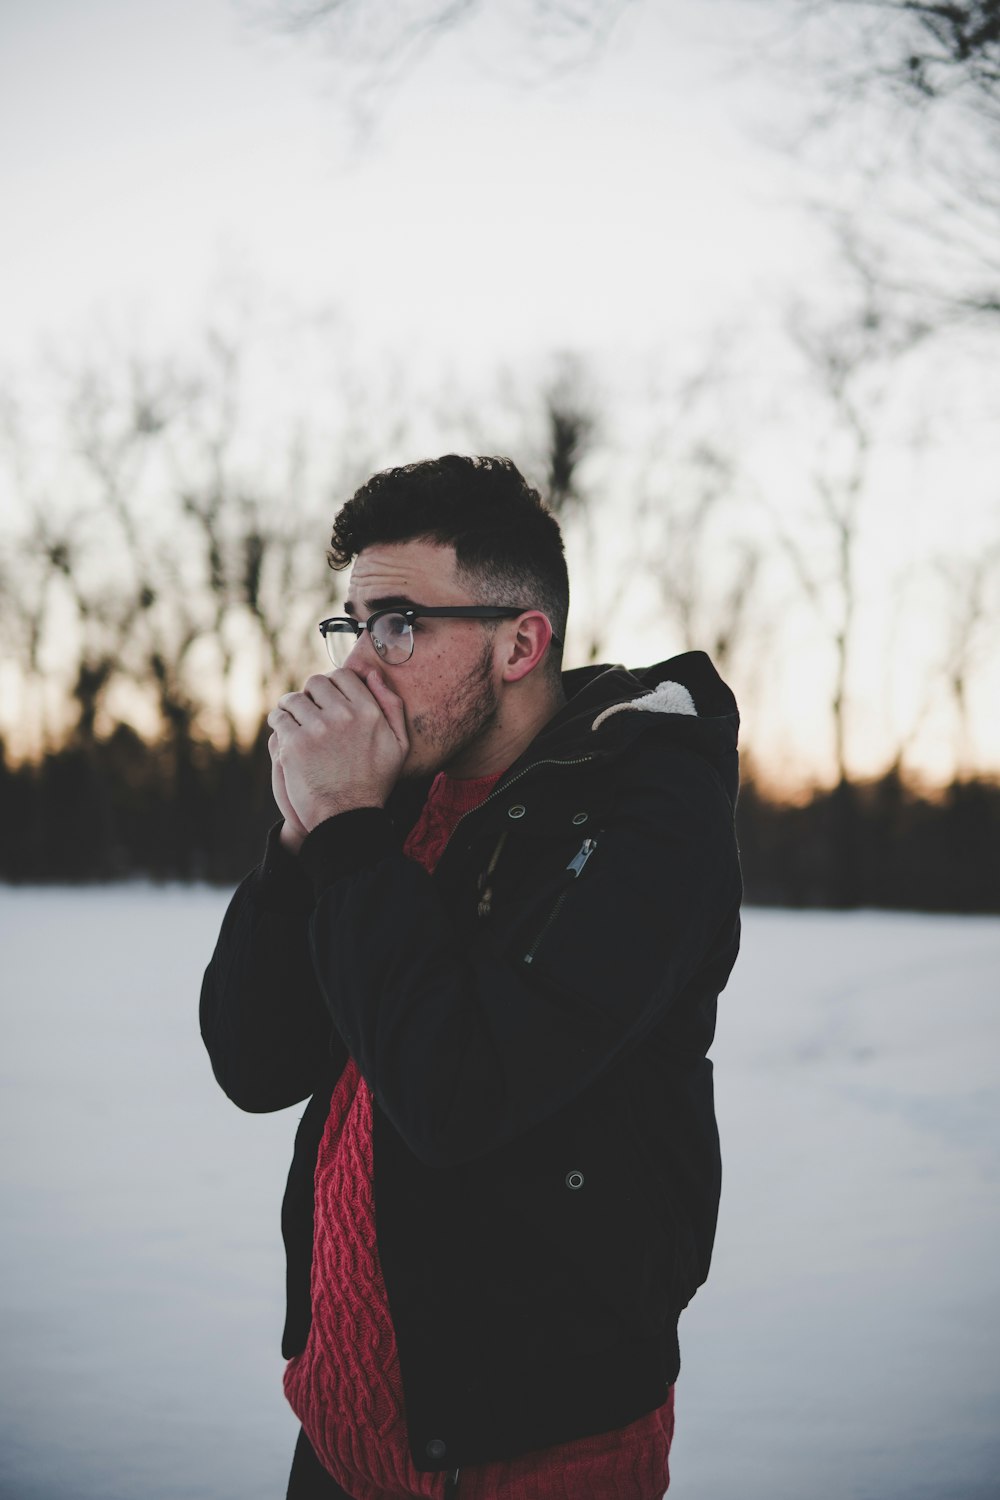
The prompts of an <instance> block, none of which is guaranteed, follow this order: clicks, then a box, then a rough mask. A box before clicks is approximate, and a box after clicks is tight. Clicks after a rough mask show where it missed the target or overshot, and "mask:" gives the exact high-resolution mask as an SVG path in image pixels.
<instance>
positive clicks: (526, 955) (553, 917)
mask: <svg viewBox="0 0 1000 1500" xmlns="http://www.w3.org/2000/svg"><path fill="white" fill-rule="evenodd" d="M599 838H600V831H599V832H598V833H596V834H594V836H593V837H592V838H585V839H584V840H583V842H582V843H581V845H580V847H579V849H578V850H577V851H576V853H575V854H574V855H573V858H572V859H571V860H570V862H569V864H568V865H567V866H566V869H565V870H564V872H563V877H562V881H561V883H560V887H559V890H558V892H557V894H556V897H555V900H554V901H553V902H552V903H551V905H550V906H549V909H548V911H547V912H546V914H545V917H544V919H543V920H542V922H541V923H540V924H538V925H537V927H536V929H535V933H534V936H533V937H532V938H531V939H530V941H529V942H528V943H527V945H526V946H525V948H524V952H523V954H522V958H521V961H522V963H525V964H531V963H534V961H535V956H536V954H537V953H538V950H539V948H540V947H541V945H542V943H543V942H544V941H545V939H546V938H547V937H548V935H549V933H550V931H551V930H552V928H553V927H554V926H555V924H556V922H557V920H558V918H559V913H560V912H561V911H562V909H563V907H564V905H565V904H566V901H567V899H568V897H569V895H570V892H571V891H572V889H573V887H574V885H575V884H576V882H577V881H578V880H579V878H580V876H581V875H582V874H583V872H584V870H585V869H586V867H587V865H588V864H589V862H590V860H591V858H592V856H593V854H594V851H595V849H596V848H597V842H598V839H599Z"/></svg>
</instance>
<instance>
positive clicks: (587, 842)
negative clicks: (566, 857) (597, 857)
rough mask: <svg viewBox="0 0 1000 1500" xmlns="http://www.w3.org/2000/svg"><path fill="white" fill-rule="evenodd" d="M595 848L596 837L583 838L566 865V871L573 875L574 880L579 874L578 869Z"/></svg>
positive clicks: (581, 867) (580, 868)
mask: <svg viewBox="0 0 1000 1500" xmlns="http://www.w3.org/2000/svg"><path fill="white" fill-rule="evenodd" d="M596 848H597V840H596V839H584V841H583V843H582V844H581V845H580V847H579V849H578V850H577V851H576V853H575V854H574V855H573V858H572V859H571V860H570V862H569V864H568V865H567V866H566V869H567V871H568V873H569V874H571V875H572V876H573V878H574V880H575V879H576V878H577V876H578V875H579V874H580V871H581V870H582V869H583V867H584V865H585V864H586V863H587V860H588V859H589V858H590V856H591V855H592V854H593V852H594V850H595V849H596Z"/></svg>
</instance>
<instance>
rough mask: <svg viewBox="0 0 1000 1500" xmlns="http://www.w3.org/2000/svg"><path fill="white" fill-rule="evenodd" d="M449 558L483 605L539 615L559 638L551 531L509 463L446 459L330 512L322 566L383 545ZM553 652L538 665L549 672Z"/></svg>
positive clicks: (380, 480)
mask: <svg viewBox="0 0 1000 1500" xmlns="http://www.w3.org/2000/svg"><path fill="white" fill-rule="evenodd" d="M414 541H429V542H437V543H438V544H440V545H442V546H452V547H454V549H455V560H456V563H457V566H458V571H459V573H460V574H461V575H462V576H463V578H464V580H465V581H466V582H467V583H468V585H469V588H470V590H471V592H472V593H473V594H474V595H475V596H476V597H477V598H479V599H480V600H481V601H482V602H483V603H484V604H523V605H524V606H525V607H529V606H530V607H532V608H535V609H541V610H544V612H545V614H546V615H548V617H549V621H550V623H551V625H552V629H553V632H554V633H555V635H556V636H558V637H559V639H560V640H564V639H565V636H566V615H567V612H568V610H569V577H568V575H567V572H566V558H565V555H564V552H563V541H562V533H561V532H560V530H559V522H558V521H557V520H556V518H555V516H554V515H552V513H551V512H550V511H548V510H547V509H546V508H545V506H544V504H543V503H542V498H541V496H540V495H539V493H538V491H537V490H535V489H532V488H531V486H530V485H529V484H528V482H527V481H526V479H525V478H524V476H523V474H521V472H520V470H519V469H518V468H517V466H516V465H515V464H514V463H512V462H511V460H510V459H509V458H484V457H469V456H466V455H463V454H458V453H448V454H446V455H445V456H444V457H443V458H428V459H424V460H422V461H421V462H420V463H413V464H403V465H402V466H400V467H399V468H395V469H383V470H381V472H380V473H378V474H373V475H372V477H371V479H369V480H368V481H367V482H366V483H365V484H363V485H362V486H361V488H360V489H359V490H357V491H356V492H355V494H353V495H352V496H351V498H350V500H348V501H347V502H346V504H345V505H343V506H342V507H341V509H340V511H338V513H337V516H336V519H335V520H334V523H333V535H332V537H331V539H330V550H329V552H328V553H327V561H328V562H329V564H330V567H331V568H334V569H341V568H346V567H348V566H349V565H350V563H351V562H352V560H353V559H354V558H355V557H357V555H358V553H359V552H363V551H364V549H365V548H366V547H372V546H376V545H379V544H381V543H385V542H414ZM561 655H562V652H561V648H560V647H559V646H557V645H556V644H555V643H553V646H552V648H551V649H550V651H549V652H548V653H547V656H546V662H547V664H549V665H550V667H551V668H552V669H553V670H555V671H558V669H559V663H560V658H561Z"/></svg>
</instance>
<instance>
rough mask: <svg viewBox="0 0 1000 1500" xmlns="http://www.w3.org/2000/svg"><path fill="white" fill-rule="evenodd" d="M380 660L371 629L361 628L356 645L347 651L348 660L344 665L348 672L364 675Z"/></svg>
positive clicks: (358, 675)
mask: <svg viewBox="0 0 1000 1500" xmlns="http://www.w3.org/2000/svg"><path fill="white" fill-rule="evenodd" d="M379 660H380V657H379V654H378V652H377V651H376V650H375V642H374V641H373V640H372V637H371V631H370V630H360V631H359V632H358V635H357V639H356V640H355V642H354V645H353V646H352V647H351V649H350V651H349V652H348V653H347V660H346V661H345V662H344V667H345V669H346V670H347V671H348V672H353V673H354V674H355V676H357V677H364V675H365V673H366V672H370V671H371V669H372V667H373V666H375V665H376V664H377V663H378V662H379Z"/></svg>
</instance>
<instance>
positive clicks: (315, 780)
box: [267, 668, 410, 848]
mask: <svg viewBox="0 0 1000 1500" xmlns="http://www.w3.org/2000/svg"><path fill="white" fill-rule="evenodd" d="M267 722H268V723H269V724H270V726H271V728H272V730H273V731H274V733H273V735H272V737H271V742H270V748H271V763H272V785H273V787H274V796H275V801H276V802H277V803H278V806H279V808H280V809H281V812H282V814H283V816H284V818H285V828H284V830H283V832H282V842H283V843H284V844H285V845H286V847H289V848H297V847H298V844H300V843H301V841H302V839H303V838H304V837H305V835H306V834H307V833H309V832H311V831H312V829H314V828H315V827H316V826H317V824H319V823H322V822H323V821H324V820H325V819H326V818H331V817H333V816H334V814H335V813H340V812H346V811H347V810H348V809H349V808H352V807H384V806H385V803H386V801H387V799H388V796H389V793H390V792H391V791H392V789H393V787H394V786H395V785H396V782H397V781H398V779H399V773H400V771H401V770H402V767H403V762H404V760H405V759H406V756H407V753H408V751H409V748H410V742H409V738H408V736H407V733H406V719H405V715H404V711H403V703H402V700H401V699H400V698H399V697H398V696H397V695H396V694H395V693H394V692H393V691H392V689H391V688H390V687H389V686H388V685H387V683H386V682H385V680H384V679H383V677H382V674H381V673H380V672H379V671H377V670H376V669H374V668H373V669H372V670H371V671H370V672H369V673H368V674H367V675H366V677H365V678H364V680H363V681H362V679H361V678H360V677H359V676H358V675H357V673H355V672H350V671H348V670H347V669H346V668H341V669H340V671H338V672H331V673H329V674H328V675H327V676H319V675H317V676H315V677H310V678H309V680H308V682H307V683H306V685H305V687H304V689H303V690H302V692H301V693H286V694H285V696H284V697H283V698H281V699H279V702H278V706H277V708H276V709H274V710H273V711H272V712H271V713H269V714H268V716H267ZM289 814H290V815H291V816H289ZM286 835H287V837H286Z"/></svg>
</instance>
